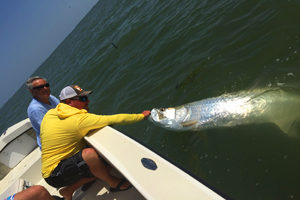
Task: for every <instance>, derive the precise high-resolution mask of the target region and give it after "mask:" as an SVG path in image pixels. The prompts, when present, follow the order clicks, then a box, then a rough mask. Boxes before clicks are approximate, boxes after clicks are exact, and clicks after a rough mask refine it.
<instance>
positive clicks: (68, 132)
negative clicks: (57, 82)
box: [41, 85, 150, 200]
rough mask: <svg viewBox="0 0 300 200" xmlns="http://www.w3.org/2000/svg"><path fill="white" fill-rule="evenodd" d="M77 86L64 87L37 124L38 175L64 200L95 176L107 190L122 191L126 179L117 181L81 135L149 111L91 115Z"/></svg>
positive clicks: (136, 118) (138, 118) (142, 116)
mask: <svg viewBox="0 0 300 200" xmlns="http://www.w3.org/2000/svg"><path fill="white" fill-rule="evenodd" d="M90 93H92V91H84V90H82V89H81V88H80V87H79V86H77V85H71V86H67V87H65V88H64V89H63V90H62V91H61V93H60V95H59V97H60V101H61V103H59V104H58V105H57V106H56V108H55V109H51V110H49V111H48V112H47V113H46V115H45V116H44V118H43V121H42V124H41V143H42V147H43V148H42V176H43V177H44V179H45V180H46V182H47V183H48V184H49V185H51V186H53V187H56V188H60V187H64V186H66V187H64V188H63V189H61V190H60V193H61V195H62V196H63V197H64V198H65V199H66V200H70V199H72V194H73V193H74V191H75V190H76V189H77V188H79V187H80V186H82V185H83V184H85V183H88V182H90V181H92V180H94V179H95V178H98V179H101V180H103V181H105V182H107V183H108V184H109V186H110V187H111V191H120V190H126V189H129V188H130V187H131V185H130V183H129V182H128V181H124V180H120V179H118V178H116V177H114V176H112V175H110V173H109V172H108V169H107V167H106V165H105V163H104V162H103V160H102V159H101V158H100V157H99V155H98V154H97V152H96V151H95V149H93V148H88V147H86V142H85V141H84V136H85V135H86V134H87V133H88V132H89V131H90V130H94V129H100V128H103V127H105V126H107V125H111V124H127V123H134V122H138V121H141V120H142V119H145V118H146V117H148V116H149V115H150V111H148V110H146V111H143V112H142V113H141V114H117V115H95V114H91V113H88V104H89V100H88V96H87V95H89V94H90Z"/></svg>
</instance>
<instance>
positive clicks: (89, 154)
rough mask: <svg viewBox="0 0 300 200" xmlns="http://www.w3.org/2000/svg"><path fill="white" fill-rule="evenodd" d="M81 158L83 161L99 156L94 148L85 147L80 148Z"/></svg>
mask: <svg viewBox="0 0 300 200" xmlns="http://www.w3.org/2000/svg"><path fill="white" fill-rule="evenodd" d="M82 158H83V160H85V161H88V160H94V159H99V156H98V154H97V152H96V150H95V149H94V148H85V149H83V150H82Z"/></svg>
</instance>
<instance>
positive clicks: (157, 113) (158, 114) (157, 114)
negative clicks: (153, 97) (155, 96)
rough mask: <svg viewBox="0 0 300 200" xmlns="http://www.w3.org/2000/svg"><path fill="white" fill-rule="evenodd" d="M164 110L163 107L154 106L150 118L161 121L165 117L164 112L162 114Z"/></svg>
mask: <svg viewBox="0 0 300 200" xmlns="http://www.w3.org/2000/svg"><path fill="white" fill-rule="evenodd" d="M163 111H164V109H163V108H153V109H152V110H151V114H150V117H149V119H151V120H152V121H154V122H159V121H160V120H161V119H162V117H163V114H162V112H163Z"/></svg>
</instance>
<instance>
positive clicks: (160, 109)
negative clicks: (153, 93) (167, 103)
mask: <svg viewBox="0 0 300 200" xmlns="http://www.w3.org/2000/svg"><path fill="white" fill-rule="evenodd" d="M158 110H159V111H165V110H166V109H165V108H159V109H158Z"/></svg>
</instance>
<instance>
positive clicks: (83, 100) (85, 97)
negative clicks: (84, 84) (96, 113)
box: [71, 96, 89, 102]
mask: <svg viewBox="0 0 300 200" xmlns="http://www.w3.org/2000/svg"><path fill="white" fill-rule="evenodd" d="M71 99H73V100H79V101H82V102H87V101H88V100H89V98H88V97H87V96H82V97H73V98H71Z"/></svg>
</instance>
